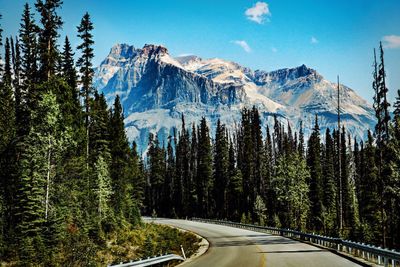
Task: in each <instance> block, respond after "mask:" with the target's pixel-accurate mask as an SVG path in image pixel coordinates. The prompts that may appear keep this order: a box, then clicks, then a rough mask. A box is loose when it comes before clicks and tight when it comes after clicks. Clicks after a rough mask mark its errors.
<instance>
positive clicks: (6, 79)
mask: <svg viewBox="0 0 400 267" xmlns="http://www.w3.org/2000/svg"><path fill="white" fill-rule="evenodd" d="M4 48H5V56H4V61H5V62H4V74H3V84H4V85H6V86H9V87H11V86H12V66H11V47H10V40H9V39H8V37H7V38H6V43H5V46H4Z"/></svg>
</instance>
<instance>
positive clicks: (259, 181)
mask: <svg viewBox="0 0 400 267" xmlns="http://www.w3.org/2000/svg"><path fill="white" fill-rule="evenodd" d="M251 132H252V139H253V141H252V143H253V159H254V163H253V165H254V169H253V172H254V174H253V176H254V190H253V191H254V192H253V196H252V199H253V201H255V199H256V196H257V195H265V193H264V187H265V184H264V180H263V178H262V169H263V164H264V162H263V160H262V156H263V154H264V146H263V140H262V132H261V119H260V114H259V113H258V109H257V108H256V107H255V106H253V108H252V110H251Z"/></svg>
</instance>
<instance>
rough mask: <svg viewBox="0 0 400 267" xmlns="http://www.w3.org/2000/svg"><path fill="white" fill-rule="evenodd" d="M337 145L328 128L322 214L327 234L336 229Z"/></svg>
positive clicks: (324, 159) (324, 155) (324, 160)
mask: <svg viewBox="0 0 400 267" xmlns="http://www.w3.org/2000/svg"><path fill="white" fill-rule="evenodd" d="M334 153H335V146H334V141H333V138H332V135H331V132H330V129H329V128H327V129H326V133H325V147H324V150H323V157H322V159H323V162H322V166H323V168H322V169H323V176H322V177H323V192H324V194H323V205H324V210H323V214H322V218H323V224H324V232H325V234H330V235H333V234H334V233H335V230H336V216H337V210H336V198H337V195H336V192H337V187H336V181H335V180H336V178H335V165H334Z"/></svg>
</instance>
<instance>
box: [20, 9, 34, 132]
mask: <svg viewBox="0 0 400 267" xmlns="http://www.w3.org/2000/svg"><path fill="white" fill-rule="evenodd" d="M38 31H39V29H38V27H37V25H36V24H35V21H34V18H33V14H32V13H31V9H30V7H29V4H28V3H26V4H25V6H24V11H23V14H22V18H21V23H20V30H19V38H20V40H21V45H20V47H21V52H22V55H21V80H22V81H21V86H20V87H19V91H16V97H15V98H16V123H17V132H18V136H24V135H26V134H27V130H29V123H30V122H29V120H30V118H29V117H30V110H33V109H34V105H35V104H36V103H37V102H38V92H37V90H36V89H35V83H37V82H38V76H39V75H38V70H37V53H38V51H37V50H38V45H37V40H36V39H37V33H38Z"/></svg>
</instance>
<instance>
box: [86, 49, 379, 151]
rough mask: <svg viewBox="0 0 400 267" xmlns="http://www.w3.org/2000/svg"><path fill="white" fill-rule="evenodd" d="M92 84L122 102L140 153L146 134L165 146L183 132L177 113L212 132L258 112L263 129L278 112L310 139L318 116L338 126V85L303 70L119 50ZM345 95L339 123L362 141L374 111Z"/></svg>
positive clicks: (326, 124) (322, 124)
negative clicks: (204, 122) (245, 111)
mask: <svg viewBox="0 0 400 267" xmlns="http://www.w3.org/2000/svg"><path fill="white" fill-rule="evenodd" d="M94 84H95V86H96V87H97V89H98V90H99V91H100V92H103V93H104V94H105V95H106V98H107V101H108V103H109V104H112V103H113V100H114V98H115V96H116V95H117V94H118V95H119V96H120V97H121V103H122V105H123V108H124V113H125V115H126V119H125V124H126V130H127V133H128V136H129V140H131V141H136V142H137V144H138V146H139V147H140V148H143V149H145V148H146V146H147V142H148V140H147V138H148V134H149V133H150V132H152V133H154V134H158V135H159V138H160V140H163V141H165V140H167V138H168V136H170V135H172V134H173V129H179V128H180V127H181V115H182V114H184V115H185V119H186V120H187V122H188V123H193V122H196V123H197V122H198V121H199V120H200V118H201V117H206V118H207V120H208V121H209V123H210V124H211V126H215V124H216V120H218V119H221V122H223V123H225V124H226V126H227V129H231V130H233V129H234V128H235V125H237V122H238V121H240V119H241V109H242V108H243V107H249V108H251V107H252V106H257V107H258V108H259V110H260V114H262V121H263V125H268V124H271V123H272V118H273V115H274V114H277V115H279V117H281V118H283V119H284V120H289V121H290V122H291V123H292V125H293V126H294V128H295V127H296V126H297V125H298V123H299V121H302V122H303V127H304V129H305V132H306V133H307V131H309V130H310V129H312V127H313V123H314V117H315V114H318V116H319V119H320V127H321V131H324V130H325V129H326V128H332V127H335V126H336V118H337V115H336V104H337V100H336V99H335V97H336V85H335V84H334V83H331V82H329V81H327V80H325V79H324V78H323V77H322V76H321V75H320V74H319V73H318V72H317V71H316V70H314V69H312V68H310V67H308V66H306V65H304V64H303V65H301V66H298V67H294V68H285V69H280V70H275V71H271V72H266V71H262V70H257V71H252V70H251V69H248V68H245V67H242V66H240V65H239V64H237V63H235V62H231V61H227V60H223V59H218V58H212V59H203V58H199V57H197V56H194V55H190V56H182V57H177V58H173V57H171V56H170V55H169V54H168V50H167V48H165V47H164V46H161V45H154V44H146V45H145V46H144V47H143V48H142V49H135V48H134V47H133V46H129V45H127V44H118V45H115V46H114V47H113V48H112V49H111V52H110V55H109V56H108V57H107V58H106V59H105V60H104V61H103V62H102V64H101V65H100V66H99V67H98V68H97V69H96V74H95V77H94ZM346 88H347V87H346ZM344 92H345V93H344V94H343V96H342V97H341V99H342V101H343V102H342V109H343V111H342V113H343V123H344V125H345V126H346V129H347V130H348V131H350V132H353V133H354V134H355V135H357V136H359V137H360V138H363V136H364V134H365V132H366V129H368V128H371V127H373V126H374V125H375V123H376V122H375V119H374V111H373V109H372V107H371V105H370V104H368V103H367V102H366V101H365V100H364V99H362V98H361V97H360V96H358V95H357V94H356V93H355V92H354V91H352V90H350V89H346V90H345V91H344ZM211 130H212V131H213V130H215V129H211Z"/></svg>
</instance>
